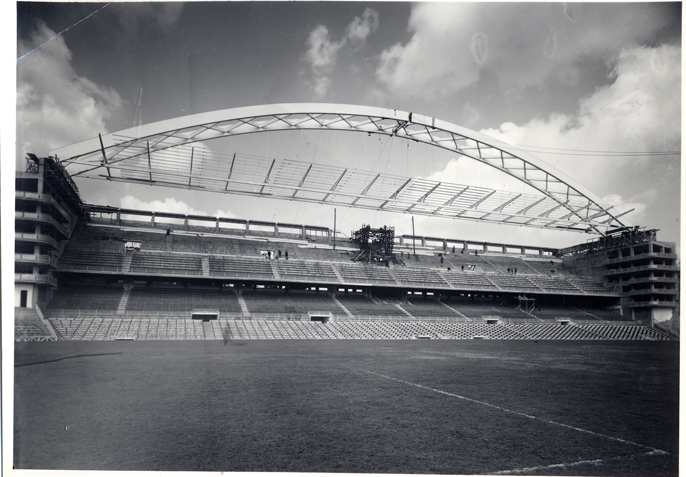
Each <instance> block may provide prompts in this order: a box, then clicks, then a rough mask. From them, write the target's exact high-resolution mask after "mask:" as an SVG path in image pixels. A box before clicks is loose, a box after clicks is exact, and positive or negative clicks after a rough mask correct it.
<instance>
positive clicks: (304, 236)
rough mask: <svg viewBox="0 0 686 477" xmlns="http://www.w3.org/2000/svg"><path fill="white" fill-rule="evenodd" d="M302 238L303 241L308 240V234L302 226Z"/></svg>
mask: <svg viewBox="0 0 686 477" xmlns="http://www.w3.org/2000/svg"><path fill="white" fill-rule="evenodd" d="M300 238H302V239H303V240H305V239H306V238H307V232H306V231H305V226H304V225H303V226H302V233H301V236H300Z"/></svg>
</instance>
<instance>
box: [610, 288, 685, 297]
mask: <svg viewBox="0 0 686 477" xmlns="http://www.w3.org/2000/svg"><path fill="white" fill-rule="evenodd" d="M677 293H678V292H677V290H675V289H674V288H646V289H643V290H630V291H628V292H624V293H623V295H629V296H636V295H676V294H677Z"/></svg>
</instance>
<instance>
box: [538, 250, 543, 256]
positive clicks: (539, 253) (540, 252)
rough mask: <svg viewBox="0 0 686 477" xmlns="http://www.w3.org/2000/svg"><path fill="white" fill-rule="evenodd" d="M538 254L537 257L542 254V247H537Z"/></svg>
mask: <svg viewBox="0 0 686 477" xmlns="http://www.w3.org/2000/svg"><path fill="white" fill-rule="evenodd" d="M538 256H539V257H542V256H543V249H542V248H539V249H538Z"/></svg>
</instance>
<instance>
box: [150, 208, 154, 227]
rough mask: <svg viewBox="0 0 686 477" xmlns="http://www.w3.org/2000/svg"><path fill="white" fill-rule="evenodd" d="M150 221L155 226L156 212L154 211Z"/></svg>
mask: <svg viewBox="0 0 686 477" xmlns="http://www.w3.org/2000/svg"><path fill="white" fill-rule="evenodd" d="M150 223H151V224H152V226H153V227H154V226H155V212H153V213H152V219H150Z"/></svg>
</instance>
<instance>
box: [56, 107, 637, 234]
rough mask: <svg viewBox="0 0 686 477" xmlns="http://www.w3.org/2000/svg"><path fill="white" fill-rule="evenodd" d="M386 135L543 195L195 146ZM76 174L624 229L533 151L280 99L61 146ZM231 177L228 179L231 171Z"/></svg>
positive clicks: (420, 121)
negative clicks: (482, 167) (289, 136)
mask: <svg viewBox="0 0 686 477" xmlns="http://www.w3.org/2000/svg"><path fill="white" fill-rule="evenodd" d="M304 129H314V130H331V131H356V132H365V133H375V134H387V135H391V136H397V137H402V138H406V139H409V140H413V141H416V142H421V143H424V144H428V145H431V146H435V147H439V148H442V149H446V150H449V151H451V152H453V153H456V154H459V155H461V156H464V157H468V158H471V159H473V160H475V161H478V162H481V163H483V164H487V165H489V166H491V167H493V168H495V169H497V170H500V171H501V172H503V173H505V174H508V175H510V176H512V177H514V178H516V179H518V180H520V181H522V182H524V183H525V184H527V185H529V186H530V187H532V188H533V189H535V190H537V191H539V192H540V193H542V194H544V196H543V197H541V196H537V195H525V194H513V193H509V192H504V191H496V190H493V189H486V188H480V187H474V186H466V185H458V184H448V183H442V182H437V181H429V180H425V179H420V178H401V177H398V176H391V175H386V174H379V173H374V172H367V171H359V170H348V169H344V168H341V167H332V166H323V165H317V164H310V163H304V162H298V161H291V160H286V159H259V158H257V159H256V158H253V157H250V158H249V157H242V156H239V157H237V156H236V155H233V156H231V155H223V154H219V153H215V152H211V151H209V150H207V149H206V148H197V147H193V145H192V143H195V142H200V141H202V142H206V141H209V140H212V139H218V138H226V137H231V136H236V135H242V134H251V133H261V132H270V131H293V130H304ZM52 152H53V153H55V154H56V155H58V156H60V157H61V158H65V159H62V164H64V165H65V166H66V167H67V169H68V170H69V171H70V173H71V174H72V176H73V177H86V178H95V179H107V180H116V181H128V182H138V183H141V182H143V183H154V184H159V185H163V186H170V187H183V188H189V189H197V190H204V191H215V192H227V193H238V194H247V195H256V196H269V197H274V198H283V199H291V200H300V201H311V202H321V203H329V204H332V205H344V206H350V207H358V208H366V209H374V210H388V211H394V212H404V213H407V212H411V213H413V214H418V215H430V216H438V217H453V218H460V219H468V220H480V221H487V222H497V223H505V224H511V225H522V226H529V227H542V228H555V229H568V230H579V231H585V232H596V233H599V234H604V232H605V231H607V230H608V229H610V228H614V227H621V226H624V224H623V223H622V222H620V221H619V220H618V217H619V215H623V214H619V215H613V214H612V213H611V212H610V209H611V208H612V207H609V206H607V205H604V204H603V201H602V200H600V199H599V198H598V197H597V196H595V195H594V194H593V193H592V192H590V191H588V190H587V189H585V188H584V187H583V186H582V185H580V184H578V183H576V182H575V181H574V180H572V179H571V178H569V177H566V176H565V175H564V174H562V173H561V172H558V171H555V170H554V169H552V168H551V167H550V166H549V165H547V164H545V163H543V162H542V161H541V160H540V159H537V158H536V157H534V156H532V155H530V154H529V153H527V152H525V151H522V150H519V149H517V148H515V147H513V146H510V145H507V144H505V143H503V142H501V141H498V140H497V139H494V138H491V137H488V136H485V135H483V134H481V133H478V132H476V131H471V130H469V129H466V128H463V127H460V126H457V125H454V124H450V123H447V122H444V121H440V120H437V119H435V118H430V117H426V116H422V115H418V114H413V113H408V112H403V111H397V110H392V109H382V108H373V107H367V106H353V105H337V104H319V103H315V104H276V105H263V106H253V107H246V108H237V109H228V110H223V111H213V112H209V113H203V114H196V115H192V116H185V117H181V118H175V119H171V120H167V121H160V122H157V123H152V124H148V125H145V126H141V127H138V128H135V129H129V130H125V131H120V132H118V133H113V134H109V135H106V136H104V137H102V138H95V139H93V140H89V141H85V142H82V143H79V144H75V145H73V146H67V147H64V148H60V149H57V150H54V151H52ZM222 174H223V175H222Z"/></svg>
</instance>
